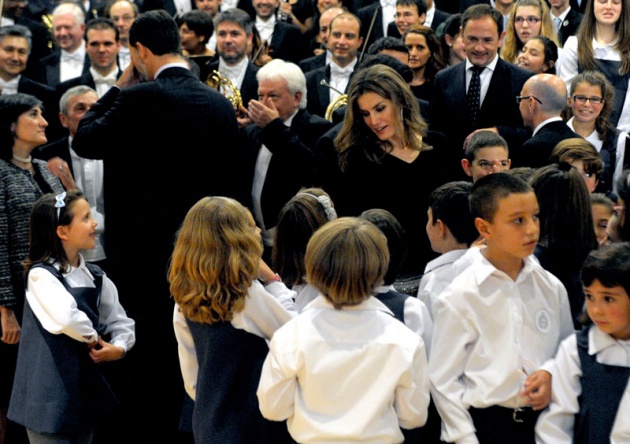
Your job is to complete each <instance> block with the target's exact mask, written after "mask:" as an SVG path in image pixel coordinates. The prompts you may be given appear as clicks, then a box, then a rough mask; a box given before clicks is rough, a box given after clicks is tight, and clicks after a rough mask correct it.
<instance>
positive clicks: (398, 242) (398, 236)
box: [359, 208, 407, 285]
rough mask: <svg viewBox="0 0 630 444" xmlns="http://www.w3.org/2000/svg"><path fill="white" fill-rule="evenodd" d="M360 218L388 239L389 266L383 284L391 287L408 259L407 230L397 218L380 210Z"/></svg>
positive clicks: (365, 212)
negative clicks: (370, 223) (371, 224)
mask: <svg viewBox="0 0 630 444" xmlns="http://www.w3.org/2000/svg"><path fill="white" fill-rule="evenodd" d="M359 218H361V219H365V220H368V221H370V222H372V223H373V224H374V225H376V227H377V228H378V229H379V230H381V232H382V233H383V234H384V235H385V237H386V238H387V248H388V250H389V266H388V267H387V273H385V277H384V278H383V283H384V284H385V285H391V284H393V283H394V281H396V278H397V277H398V272H399V271H400V267H401V265H402V263H403V262H404V261H405V259H406V258H407V236H406V235H405V230H404V229H403V227H402V225H400V222H399V221H398V219H396V216H394V215H393V214H392V213H390V212H389V211H387V210H383V209H380V208H373V209H371V210H366V211H364V212H363V213H361V215H360V216H359Z"/></svg>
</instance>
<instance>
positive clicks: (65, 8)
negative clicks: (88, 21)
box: [52, 2, 85, 25]
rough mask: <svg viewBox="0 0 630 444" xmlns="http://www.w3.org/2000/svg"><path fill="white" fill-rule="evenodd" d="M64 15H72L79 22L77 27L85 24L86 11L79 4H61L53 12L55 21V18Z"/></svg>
mask: <svg viewBox="0 0 630 444" xmlns="http://www.w3.org/2000/svg"><path fill="white" fill-rule="evenodd" d="M63 14H72V15H73V16H74V18H75V20H76V22H77V25H84V24H85V10H84V9H83V7H81V6H79V5H78V4H77V3H74V2H64V3H60V4H59V5H58V6H57V7H56V8H55V9H54V10H53V12H52V17H53V21H54V20H55V17H57V16H59V15H63Z"/></svg>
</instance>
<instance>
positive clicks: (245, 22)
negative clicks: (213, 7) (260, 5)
mask: <svg viewBox="0 0 630 444" xmlns="http://www.w3.org/2000/svg"><path fill="white" fill-rule="evenodd" d="M223 22H233V23H236V24H237V25H238V26H240V27H241V28H243V29H244V30H245V34H247V35H252V32H254V22H253V21H252V18H251V17H250V16H249V14H248V13H247V12H245V11H243V10H242V9H239V8H230V9H228V10H226V11H221V12H219V13H218V14H217V16H216V17H215V18H214V29H217V28H218V26H219V23H223Z"/></svg>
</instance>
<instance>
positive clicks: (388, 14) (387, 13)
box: [367, 0, 396, 35]
mask: <svg viewBox="0 0 630 444" xmlns="http://www.w3.org/2000/svg"><path fill="white" fill-rule="evenodd" d="M379 3H380V5H381V19H382V20H381V23H382V25H383V35H387V27H388V26H389V24H390V23H391V22H393V21H394V15H396V0H380V1H379ZM367 26H369V24H367Z"/></svg>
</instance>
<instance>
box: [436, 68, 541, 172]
mask: <svg viewBox="0 0 630 444" xmlns="http://www.w3.org/2000/svg"><path fill="white" fill-rule="evenodd" d="M533 74H534V73H533V72H531V71H527V70H524V69H522V68H520V67H518V66H516V65H513V64H511V63H507V62H505V61H503V60H501V59H499V60H498V61H497V64H496V66H495V69H494V72H493V73H492V78H491V80H490V84H489V86H488V91H487V93H486V96H485V98H484V100H483V102H482V103H481V107H480V108H479V112H478V113H477V118H476V121H475V123H474V124H473V123H472V121H471V118H470V115H469V111H468V109H467V107H466V106H465V105H466V62H462V63H458V64H457V65H455V66H452V67H450V68H446V69H443V70H441V71H439V72H438V73H437V75H436V76H435V79H434V81H433V99H432V100H431V129H432V130H435V131H440V132H442V133H444V134H445V135H446V136H447V138H448V150H449V153H450V157H449V159H448V162H449V163H455V164H456V165H457V166H458V167H459V165H460V161H461V159H462V157H463V144H464V140H465V139H466V137H467V136H468V135H469V134H470V133H472V132H473V131H474V130H476V129H480V128H490V127H495V126H496V127H497V128H498V130H499V133H500V134H501V136H502V137H503V138H505V139H506V141H507V143H508V146H509V147H510V151H511V150H512V149H513V148H514V149H516V148H517V147H519V146H520V145H522V143H523V141H524V140H526V138H527V137H528V136H529V134H531V132H530V131H529V130H527V129H525V127H524V126H523V119H522V117H521V113H520V111H519V106H518V104H517V103H516V96H518V95H520V93H521V89H522V88H523V84H524V83H525V81H526V80H527V79H528V78H529V77H531V76H532V75H533ZM459 169H460V170H461V167H459ZM460 178H461V179H465V176H464V175H463V171H462V172H461V176H460Z"/></svg>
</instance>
